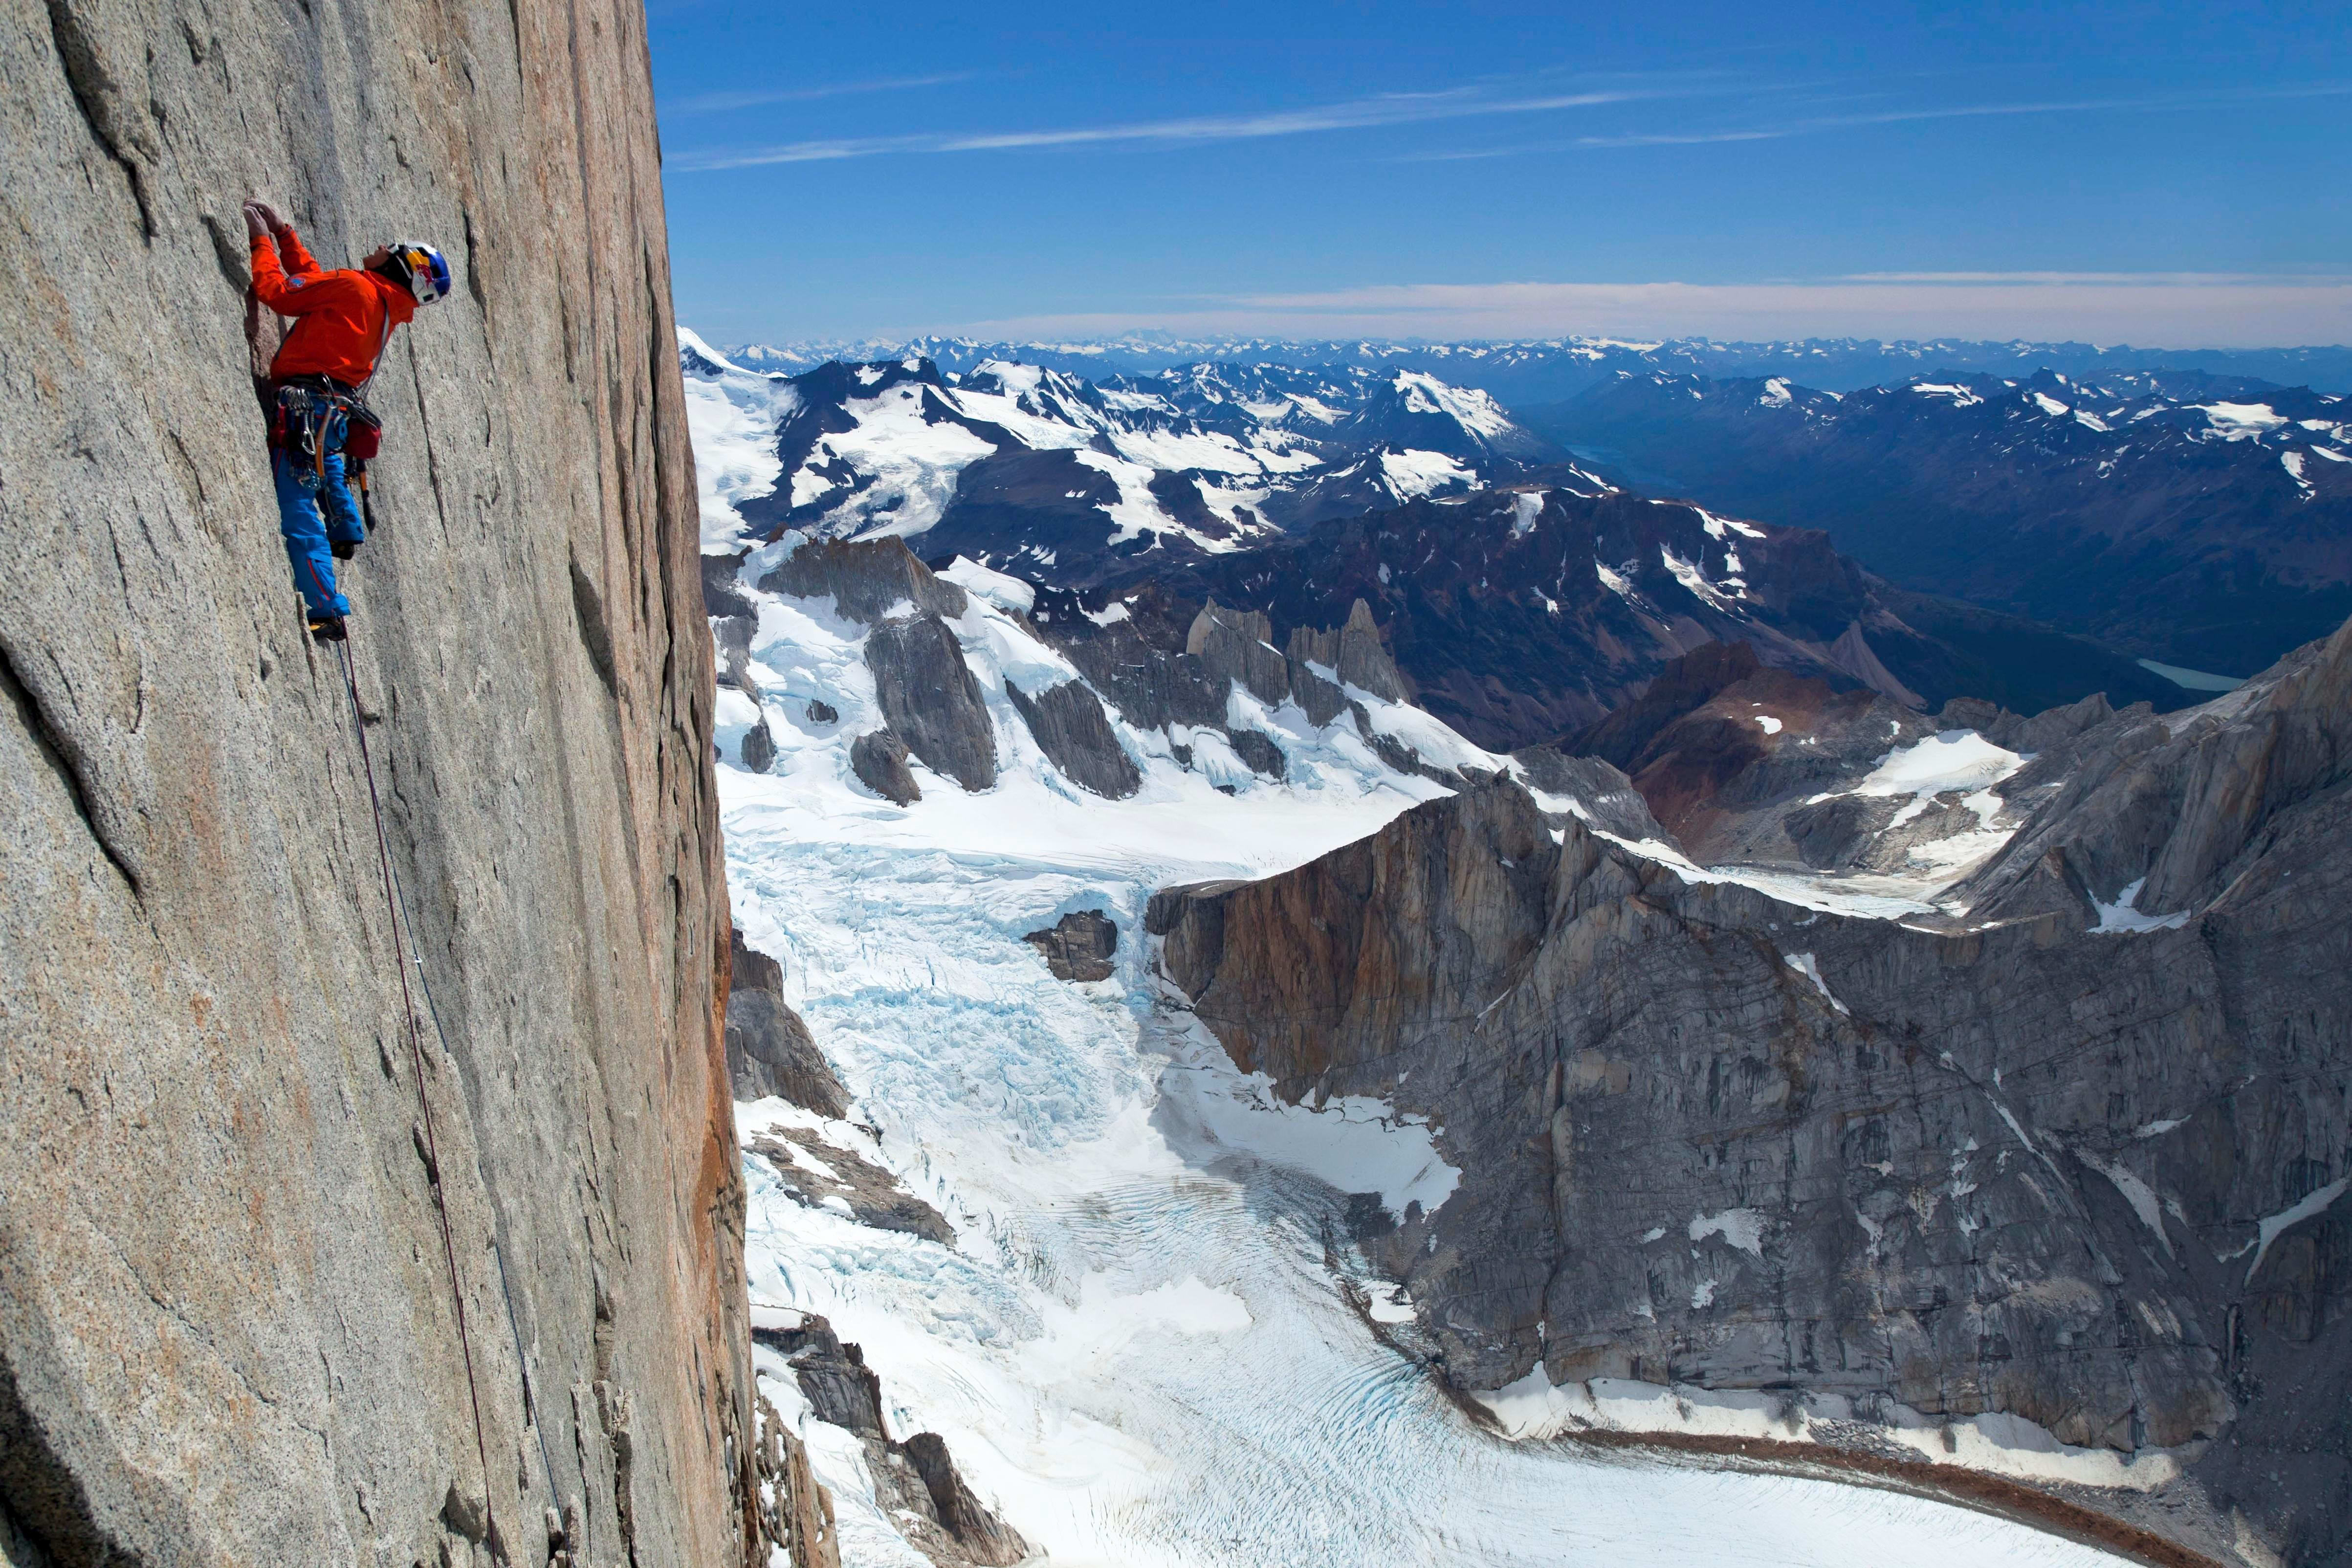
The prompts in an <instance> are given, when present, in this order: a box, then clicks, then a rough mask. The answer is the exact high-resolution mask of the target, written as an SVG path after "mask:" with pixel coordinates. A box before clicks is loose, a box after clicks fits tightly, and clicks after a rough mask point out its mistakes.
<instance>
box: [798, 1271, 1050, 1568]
mask: <svg viewBox="0 0 2352 1568" xmlns="http://www.w3.org/2000/svg"><path fill="white" fill-rule="evenodd" d="M792 1316H793V1318H794V1319H795V1320H796V1321H794V1322H793V1326H791V1327H789V1328H775V1329H769V1328H762V1329H759V1330H756V1331H754V1337H755V1338H756V1339H757V1341H758V1342H759V1343H760V1344H761V1347H763V1348H764V1349H767V1350H770V1351H773V1352H775V1353H776V1354H777V1355H779V1356H781V1357H782V1358H783V1361H784V1363H785V1365H786V1366H787V1367H789V1368H790V1369H791V1371H792V1373H793V1377H794V1379H795V1380H796V1381H797V1382H798V1383H799V1384H800V1390H801V1395H802V1397H803V1398H804V1399H806V1400H807V1401H808V1404H809V1411H810V1413H811V1414H812V1415H814V1416H815V1417H816V1418H817V1419H818V1420H820V1421H824V1422H829V1423H831V1424H832V1425H834V1426H839V1427H842V1428H844V1429H845V1430H846V1431H849V1432H852V1433H855V1434H856V1436H857V1440H858V1445H859V1447H862V1448H863V1449H864V1450H865V1452H866V1471H867V1473H868V1474H869V1475H870V1476H872V1478H873V1480H874V1491H875V1500H876V1501H877V1502H878V1503H880V1504H881V1506H882V1508H883V1509H884V1510H885V1511H886V1512H887V1513H888V1514H889V1515H890V1516H891V1522H892V1524H893V1525H895V1526H896V1527H898V1530H899V1531H901V1532H902V1533H903V1534H904V1535H905V1537H906V1539H907V1541H908V1542H909V1543H910V1544H912V1545H913V1546H914V1547H916V1548H917V1549H918V1550H919V1551H920V1552H922V1553H923V1555H924V1556H926V1557H929V1559H930V1560H931V1561H932V1562H933V1563H938V1564H939V1565H940V1568H1012V1565H1013V1564H1014V1563H1021V1562H1024V1561H1025V1560H1026V1559H1027V1558H1028V1556H1029V1554H1030V1553H1029V1545H1028V1542H1025V1541H1024V1540H1023V1539H1022V1538H1021V1535H1020V1532H1019V1531H1015V1530H1014V1529H1013V1527H1012V1526H1011V1525H1009V1524H1006V1523H1005V1522H1004V1521H1002V1520H1000V1519H998V1518H997V1517H996V1515H995V1514H994V1513H993V1512H992V1511H991V1510H989V1508H988V1507H987V1505H986V1504H984V1503H983V1502H982V1501H981V1500H980V1499H979V1498H977V1497H975V1496H974V1495H973V1494H972V1491H971V1488H970V1487H969V1486H967V1485H966V1484H965V1483H964V1479H963V1478H962V1476H961V1475H960V1474H959V1473H958V1472H957V1470H956V1468H955V1461H954V1460H953V1459H952V1458H950V1456H949V1454H948V1446H947V1443H946V1441H945V1440H944V1439H943V1438H941V1437H940V1436H939V1435H938V1434H937V1433H934V1432H918V1433H916V1434H915V1435H914V1436H911V1437H908V1439H906V1440H905V1441H904V1442H900V1441H898V1439H896V1438H893V1437H892V1436H890V1433H889V1428H888V1427H887V1426H886V1425H885V1424H884V1421H883V1416H882V1380H881V1379H880V1378H878V1377H877V1376H876V1375H875V1374H874V1371H873V1369H872V1368H870V1367H868V1366H867V1365H866V1356H865V1352H863V1351H862V1350H861V1349H860V1348H859V1347H858V1346H857V1345H856V1344H854V1343H852V1344H844V1343H843V1342H842V1341H841V1338H840V1336H839V1335H837V1334H835V1332H834V1331H833V1325H832V1324H831V1323H829V1322H827V1321H825V1320H824V1318H822V1317H820V1316H818V1315H817V1314H815V1313H814V1312H806V1313H794V1314H793V1315H792Z"/></svg>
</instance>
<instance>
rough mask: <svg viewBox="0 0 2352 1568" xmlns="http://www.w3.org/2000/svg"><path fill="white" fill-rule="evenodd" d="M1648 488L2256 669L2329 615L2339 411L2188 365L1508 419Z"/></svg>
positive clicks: (2160, 644) (2344, 413)
mask: <svg viewBox="0 0 2352 1568" xmlns="http://www.w3.org/2000/svg"><path fill="white" fill-rule="evenodd" d="M1523 417H1524V418H1525V419H1526V420H1527V421H1528V423H1529V424H1530V425H1531V426H1533V427H1534V428H1536V429H1537V430H1538V431H1540V432H1542V433H1543V434H1546V435H1549V436H1550V437H1553V438H1554V439H1556V440H1559V441H1560V442H1562V443H1564V444H1567V445H1569V446H1570V447H1573V448H1575V449H1576V450H1578V451H1580V452H1581V453H1583V454H1584V455H1585V458H1586V460H1587V461H1589V462H1591V463H1593V464H1594V465H1595V466H1596V467H1597V468H1601V471H1603V472H1605V473H1607V474H1608V475H1609V476H1610V477H1612V478H1615V479H1619V480H1621V481H1622V482H1625V483H1629V484H1633V485H1636V486H1638V487H1639V488H1641V489H1644V490H1645V491H1648V492H1650V493H1653V494H1666V495H1679V496H1687V497H1689V498H1691V499H1692V500H1697V501H1699V502H1702V503H1703V504H1706V505H1709V506H1715V507H1719V508H1722V509H1724V510H1729V511H1735V512H1738V514H1739V515H1741V516H1745V517H1755V518H1760V519H1764V520H1767V521H1777V522H1783V523H1791V524H1802V525H1805V526H1808V527H1816V528H1825V529H1827V530H1829V531H1830V533H1831V536H1832V538H1833V539H1834V540H1835V541H1836V542H1837V545H1838V548H1839V549H1841V550H1843V551H1844V552H1848V553H1850V554H1852V555H1853V556H1854V557H1855V558H1856V559H1857V560H1859V561H1861V562H1862V563H1864V565H1866V566H1868V567H1870V568H1871V569H1873V570H1874V571H1876V572H1879V573H1882V574H1885V575H1886V576H1887V577H1889V578H1891V579H1893V580H1894V581H1895V582H1896V583H1898V584H1904V585H1906V586H1908V587H1912V588H1916V589H1921V590H1926V591H1929V592H1933V593H1937V594H1947V595H1959V596H1960V597H1963V598H1967V599H1969V600H1972V601H1974V602H1976V603H1978V604H1981V605H1990V606H1994V607H1997V608H2000V609H2004V610H2009V611H2012V612H2015V613H2017V614H2019V615H2023V616H2032V617H2033V618H2035V619H2038V620H2043V621H2047V622H2050V623H2052V624H2053V625H2056V626H2063V627H2066V628H2068V629H2070V630H2073V631H2076V632H2080V633H2083V634H2085V635H2087V636H2090V637H2096V638H2098V639H2100V640H2102V641H2104V642H2106V643H2109V644H2111V645H2113V646H2115V647H2119V648H2123V649H2126V650H2128V651H2129V652H2131V653H2133V654H2135V655H2137V656H2140V657H2144V658H2153V659H2157V660H2160V661H2162V662H2165V663H2168V664H2172V665H2179V666H2185V667H2188V668H2192V669H2200V670H2212V671H2218V672H2221V673H2223V674H2227V675H2233V676H2235V675H2244V674H2247V673H2250V672H2252V671H2253V670H2257V669H2261V668H2264V667H2265V666H2267V665H2268V664H2270V663H2271V662H2272V661H2273V659H2275V658H2278V656H2279V655H2280V654H2281V653H2283V652H2284V651H2285V650H2286V649H2288V648H2290V647H2295V646H2297V645H2299V644H2302V643H2304V642H2307V641H2309V640H2311V639H2312V638H2314V637H2320V636H2323V635H2325V634H2326V632H2328V631H2329V630H2331V629H2333V628H2334V627H2335V626H2337V625H2339V624H2341V623H2342V621H2343V620H2344V619H2345V617H2346V616H2347V615H2352V398H2347V397H2344V396H2340V395H2331V394H2323V393H2316V392H2313V391H2311V390H2309V389H2308V388H2301V387H2295V388H2288V387H2280V386H2275V385H2273V384H2269V383H2265V382H2261V381H2253V380H2248V379H2245V378H2242V377H2221V376H2215V375H2212V374H2206V373H2201V372H2161V373H2117V374H2108V375H2103V376H2101V377H2099V378H2098V379H2097V380H2095V381H2090V380H2084V379H2080V378H2077V377H2074V376H2070V375H2067V374H2061V373H2058V372H2054V371H2049V370H2043V371H2040V372H2037V373H2035V374H2030V375H2025V376H2018V377H2005V376H1995V375H1986V374H1954V373H1951V372H1949V371H1944V372H1939V373H1937V374H1934V375H1922V376H1913V377H1908V378H1906V379H1904V380H1902V381H1900V382H1898V383H1896V384H1893V385H1889V386H1883V387H1870V388H1864V389H1862V390H1859V391H1852V392H1847V393H1845V394H1843V395H1840V394H1838V393H1834V392H1829V391H1823V390H1818V389H1814V388H1811V387H1807V386H1804V385H1801V384H1798V383H1797V382H1795V381H1794V380H1791V379H1790V378H1787V377H1780V376H1774V377H1769V378H1762V379H1759V378H1754V377H1749V378H1743V379H1734V380H1722V379H1715V378H1710V377H1706V376H1696V375H1667V374H1658V373H1654V372H1648V373H1642V374H1622V375H1618V376H1615V377H1613V378H1612V379H1611V380H1610V381H1609V382H1608V383H1607V384H1604V385H1601V386H1599V387H1596V388H1594V389H1593V390H1591V391H1590V392H1588V393H1586V394H1585V395H1583V396H1581V397H1579V398H1576V399H1574V400H1572V401H1570V402H1567V403H1564V404H1559V405H1550V406H1546V407H1538V408H1531V409H1528V410H1526V411H1524V413H1523Z"/></svg>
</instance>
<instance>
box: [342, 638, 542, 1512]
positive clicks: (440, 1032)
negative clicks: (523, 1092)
mask: <svg viewBox="0 0 2352 1568" xmlns="http://www.w3.org/2000/svg"><path fill="white" fill-rule="evenodd" d="M349 657H350V656H349V655H348V654H346V655H345V658H349ZM362 749H364V748H362ZM385 869H386V870H387V871H389V872H390V874H391V877H392V890H393V892H394V895H395V896H396V897H397V899H398V900H399V904H400V919H401V921H402V922H403V923H404V924H405V925H406V926H407V928H408V953H409V959H408V962H409V963H412V964H414V965H415V968H416V988H417V989H418V990H419V991H421V992H423V993H424V994H425V1016H427V1017H429V1018H431V1019H432V1020H433V1033H434V1035H435V1036H436V1037H437V1038H438V1039H439V1040H440V1042H441V1054H442V1055H443V1056H446V1057H448V1058H450V1059H451V1060H453V1061H454V1060H456V1059H457V1057H456V1053H455V1052H453V1051H451V1050H450V1048H449V1030H448V1026H446V1025H445V1024H443V1023H442V1022H441V1004H440V1003H439V1002H437V1001H436V1000H435V999H434V996H433V979H432V976H431V975H430V974H429V973H426V971H425V944H424V943H423V942H419V941H417V940H416V910H415V905H414V904H413V903H412V902H411V901H410V900H409V897H408V884H407V883H406V882H404V881H403V880H402V879H401V876H400V868H398V867H397V866H394V865H392V864H391V862H390V861H389V860H388V859H387V860H386V862H385ZM394 951H395V952H396V951H398V946H397V943H395V944H394ZM490 1255H491V1256H492V1257H494V1258H497V1259H498V1260H499V1294H500V1295H502V1296H503V1297H505V1298H506V1307H507V1335H508V1337H509V1339H510V1340H512V1341H513V1342H514V1352H515V1366H516V1368H517V1369H518V1370H520V1372H521V1373H522V1394H523V1407H524V1415H526V1416H527V1417H528V1418H529V1420H530V1430H531V1435H532V1436H534V1437H536V1438H538V1440H539V1470H540V1474H541V1475H542V1476H544V1477H546V1478H547V1500H548V1502H549V1504H550V1505H551V1506H558V1505H560V1504H561V1502H562V1493H561V1492H559V1491H557V1490H556V1489H555V1463H554V1461H553V1460H552V1459H551V1458H549V1456H548V1452H547V1424H546V1423H545V1422H543V1421H541V1419H540V1418H539V1390H538V1388H537V1386H536V1385H535V1384H533V1383H532V1382H531V1377H530V1357H529V1356H527V1355H525V1354H524V1353H523V1347H522V1324H521V1322H520V1321H519V1320H518V1319H517V1317H516V1314H515V1304H514V1280H513V1279H511V1278H509V1275H508V1272H507V1249H506V1244H505V1243H504V1242H503V1241H501V1240H500V1239H499V1237H497V1236H495V1235H493V1236H492V1237H490ZM581 1483H582V1485H583V1488H584V1487H585V1485H586V1483H587V1477H586V1475H585V1474H584V1473H583V1475H582V1477H581Z"/></svg>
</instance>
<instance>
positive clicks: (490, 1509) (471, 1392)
mask: <svg viewBox="0 0 2352 1568" xmlns="http://www.w3.org/2000/svg"><path fill="white" fill-rule="evenodd" d="M337 651H338V652H339V653H340V654H341V658H342V661H343V691H344V693H345V695H347V696H348V697H349V698H350V699H351V704H352V733H353V734H354V735H356V736H358V737H359V742H360V767H361V770H362V773H365V774H366V777H367V786H368V809H369V810H370V811H371V812H373V814H374V816H375V851H376V859H377V861H378V863H379V864H380V865H381V866H382V868H383V904H384V912H385V913H386V914H387V915H388V916H390V917H391V920H392V954H393V960H394V963H397V964H398V965H399V967H400V1006H401V1019H402V1022H403V1024H404V1026H405V1028H406V1031H407V1034H408V1054H409V1059H410V1062H411V1063H412V1064H413V1068H414V1070H415V1075H416V1109H417V1110H418V1112H419V1116H420V1119H421V1122H422V1127H423V1133H424V1146H423V1149H422V1151H421V1152H423V1154H424V1155H425V1182H426V1184H427V1185H429V1186H430V1187H431V1188H432V1189H433V1209H434V1213H435V1215H436V1217H437V1218H438V1219H439V1220H440V1224H441V1256H442V1258H443V1259H444V1260H445V1261H446V1263H447V1264H448V1266H449V1302H450V1305H451V1306H452V1307H453V1308H454V1309H455V1310H456V1312H457V1350H458V1353H459V1354H460V1355H461V1356H462V1357H463V1358H464V1360H465V1363H466V1397H467V1401H468V1402H469V1403H470V1404H471V1405H472V1408H473V1414H474V1454H475V1457H476V1458H478V1459H479V1460H480V1461H481V1465H482V1517H483V1519H484V1521H486V1523H487V1524H488V1533H489V1537H490V1538H491V1539H493V1540H497V1539H499V1533H498V1518H497V1515H496V1513H495V1511H494V1510H495V1507H496V1504H495V1503H494V1501H493V1494H494V1493H495V1491H496V1487H495V1485H494V1484H493V1483H492V1481H491V1479H490V1446H489V1440H488V1438H487V1437H486V1436H484V1435H483V1431H482V1391H481V1385H480V1384H478V1382H477V1381H476V1379H475V1376H474V1344H473V1339H472V1336H471V1335H470V1334H469V1333H468V1332H467V1328H466V1291H465V1285H464V1282H463V1281H462V1280H461V1279H459V1277H458V1273H457V1240H456V1238H455V1237H453V1236H452V1235H451V1233H450V1229H449V1203H448V1199H447V1197H446V1195H445V1194H443V1192H442V1190H441V1150H440V1144H439V1142H437V1141H436V1138H435V1136H434V1129H433V1100H432V1097H431V1096H430V1095H428V1094H426V1093H425V1040H424V1032H423V1030H421V1029H420V1028H419V1027H418V1026H417V1018H416V1001H415V997H414V996H413V995H411V994H410V993H409V989H408V953H407V949H406V948H405V947H404V946H403V944H402V942H401V928H402V925H403V923H404V922H403V921H402V919H401V908H400V901H399V900H398V899H397V897H396V896H395V895H394V892H393V879H392V843H391V840H390V839H389V838H388V837H386V836H385V833H384V827H383V797H382V796H381V795H378V794H377V793H376V787H375V759H374V758H373V756H372V755H371V754H370V752H369V751H368V740H367V724H366V721H364V720H363V719H362V717H361V714H360V682H359V674H358V672H357V670H356V669H355V668H353V667H352V649H351V644H349V643H348V642H345V643H342V644H341V645H340V646H339V647H338V649H337ZM409 937H410V940H411V942H414V940H415V931H414V929H411V930H410V931H409ZM418 964H419V973H420V975H421V973H422V965H423V958H422V956H421V955H420V956H419V959H418ZM435 1024H436V1027H437V1026H438V1024H439V1019H438V1018H437V1016H436V1019H435ZM445 1048H446V1045H445ZM545 1458H546V1454H545V1450H544V1449H543V1448H542V1449H541V1459H542V1461H543V1460H544V1459H545ZM550 1490H551V1491H552V1490H553V1487H552V1484H551V1485H550Z"/></svg>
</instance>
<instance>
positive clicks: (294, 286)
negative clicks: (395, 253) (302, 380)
mask: <svg viewBox="0 0 2352 1568" xmlns="http://www.w3.org/2000/svg"><path fill="white" fill-rule="evenodd" d="M281 248H282V249H283V250H284V251H285V253H286V261H287V263H288V264H289V266H290V267H291V268H292V276H290V277H289V276H288V268H287V267H281V266H280V265H279V264H278V251H279V249H281ZM253 291H254V293H255V294H256V295H257V297H258V298H259V299H260V300H261V302H262V303H263V304H265V305H267V306H268V307H269V308H270V309H271V310H275V311H277V312H278V314H279V315H281V316H291V317H293V318H294V330H293V331H290V332H289V333H287V334H286V341H285V342H283V343H282V344H280V345H279V346H278V357H277V358H275V359H273V360H271V361H270V362H269V374H270V377H271V379H273V380H278V379H283V378H284V377H287V376H289V375H331V376H333V377H334V378H335V379H336V380H337V381H340V382H341V383H342V384H344V385H346V386H362V385H365V384H366V383H367V380H368V378H369V377H370V376H372V375H373V374H375V360H376V355H378V354H379V353H383V345H384V341H385V340H386V339H388V338H390V337H391V336H392V329H393V328H394V327H396V326H399V325H400V324H401V323H402V322H404V321H407V320H408V319H409V318H411V317H412V316H414V315H415V314H416V299H415V296H414V295H412V294H411V293H409V292H408V290H406V289H403V288H401V287H400V286H399V285H398V284H396V283H394V282H393V281H392V280H391V279H388V278H384V277H382V276H380V275H378V274H376V273H373V272H359V271H352V270H350V269H348V268H346V269H343V270H339V271H334V272H329V271H327V270H326V269H324V268H321V267H320V265H319V263H318V261H317V260H316V259H315V258H313V257H312V256H311V255H310V252H309V251H308V250H305V249H304V248H302V241H301V238H300V237H299V236H297V235H296V234H295V232H294V231H293V230H292V229H291V228H285V229H280V230H279V231H278V244H277V245H276V246H272V245H271V244H270V243H269V237H268V235H260V236H257V237H255V239H254V241H253Z"/></svg>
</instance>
